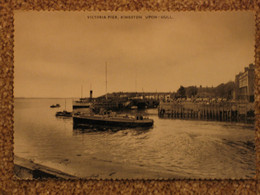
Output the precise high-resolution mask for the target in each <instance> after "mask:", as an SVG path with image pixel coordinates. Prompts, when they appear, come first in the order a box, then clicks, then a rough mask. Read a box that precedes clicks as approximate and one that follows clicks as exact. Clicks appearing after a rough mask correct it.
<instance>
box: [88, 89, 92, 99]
mask: <svg viewBox="0 0 260 195" xmlns="http://www.w3.org/2000/svg"><path fill="white" fill-rule="evenodd" d="M92 96H93V91H92V90H90V92H89V98H90V99H92Z"/></svg>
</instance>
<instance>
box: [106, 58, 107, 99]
mask: <svg viewBox="0 0 260 195" xmlns="http://www.w3.org/2000/svg"><path fill="white" fill-rule="evenodd" d="M106 100H107V62H106Z"/></svg>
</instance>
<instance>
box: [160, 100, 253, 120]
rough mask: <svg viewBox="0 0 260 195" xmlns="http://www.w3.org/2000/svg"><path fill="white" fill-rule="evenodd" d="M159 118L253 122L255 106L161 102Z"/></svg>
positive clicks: (250, 104)
mask: <svg viewBox="0 0 260 195" xmlns="http://www.w3.org/2000/svg"><path fill="white" fill-rule="evenodd" d="M158 116H159V117H161V118H163V117H167V118H178V119H198V120H216V121H236V122H246V123H247V122H253V121H254V104H253V103H248V102H236V101H234V102H232V101H223V102H189V101H171V102H163V101H162V102H160V105H159V106H158Z"/></svg>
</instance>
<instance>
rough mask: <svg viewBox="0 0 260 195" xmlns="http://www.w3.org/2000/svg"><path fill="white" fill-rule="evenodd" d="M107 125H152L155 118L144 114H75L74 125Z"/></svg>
mask: <svg viewBox="0 0 260 195" xmlns="http://www.w3.org/2000/svg"><path fill="white" fill-rule="evenodd" d="M89 124H91V125H105V126H119V127H129V128H133V127H151V126H153V120H152V119H149V118H144V117H143V116H141V115H140V116H136V117H134V116H128V115H124V116H122V115H120V116H117V115H115V114H104V115H102V114H97V115H84V114H81V115H74V116H73V126H74V127H79V126H84V125H89Z"/></svg>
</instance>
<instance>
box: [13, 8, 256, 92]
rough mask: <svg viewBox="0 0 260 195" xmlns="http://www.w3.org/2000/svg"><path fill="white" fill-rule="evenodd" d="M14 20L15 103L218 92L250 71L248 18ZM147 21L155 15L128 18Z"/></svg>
mask: <svg viewBox="0 0 260 195" xmlns="http://www.w3.org/2000/svg"><path fill="white" fill-rule="evenodd" d="M90 15H93V16H98V15H102V16H108V15H117V16H121V15H122V13H111V12H110V13H109V14H108V13H106V12H101V13H99V12H96V13H95V12H91V13H90V12H38V11H17V12H15V47H14V56H15V57H14V65H15V74H14V76H15V79H14V95H15V97H80V96H81V86H83V96H88V95H89V89H90V85H91V86H92V89H93V91H94V96H99V95H103V94H104V93H105V92H106V88H105V64H106V62H107V78H108V79H107V80H108V92H118V91H139V92H141V91H144V92H155V91H158V92H159V91H160V92H168V91H176V90H177V89H178V88H179V87H180V85H183V86H190V85H197V86H199V85H202V86H217V85H219V84H220V83H225V82H228V81H231V80H234V78H235V74H237V73H239V72H240V71H243V69H244V67H245V66H247V65H248V64H250V63H254V44H255V43H254V34H255V27H254V12H199V13H197V12H178V13H174V12H173V13H167V12H165V13H160V15H167V16H171V17H172V19H145V18H143V19H89V18H88V16H90ZM124 15H134V16H140V15H143V16H147V15H153V16H155V15H157V16H158V13H151V12H150V13H137V12H136V13H129V14H124Z"/></svg>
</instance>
